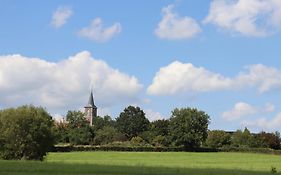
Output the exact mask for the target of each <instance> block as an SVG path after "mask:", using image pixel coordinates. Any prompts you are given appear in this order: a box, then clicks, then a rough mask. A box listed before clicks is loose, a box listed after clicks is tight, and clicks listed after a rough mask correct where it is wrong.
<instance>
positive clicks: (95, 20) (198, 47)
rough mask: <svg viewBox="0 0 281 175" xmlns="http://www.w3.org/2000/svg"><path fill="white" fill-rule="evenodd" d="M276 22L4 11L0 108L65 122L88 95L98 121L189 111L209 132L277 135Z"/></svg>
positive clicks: (236, 16)
mask: <svg viewBox="0 0 281 175" xmlns="http://www.w3.org/2000/svg"><path fill="white" fill-rule="evenodd" d="M280 14H281V4H280V2H279V1H276V0H250V1H246V0H233V1H230V0H212V1H211V0H197V1H192V0H185V1H184V0H181V1H170V0H161V1H160V0H156V1H139V2H136V1H129V0H124V1H122V3H121V2H117V1H109V0H105V1H83V2H80V1H40V2H39V1H31V0H28V1H24V2H21V1H13V0H11V1H3V2H1V5H0V21H1V27H0V48H1V49H0V108H6V107H14V106H18V105H23V104H35V105H41V106H44V107H46V108H47V109H48V111H50V113H51V114H53V115H55V116H60V115H65V113H66V111H67V110H69V109H72V110H74V109H82V108H83V106H84V105H85V103H86V102H87V98H88V95H89V91H90V88H91V86H93V91H94V94H95V100H96V104H97V106H98V107H99V113H100V115H105V114H110V115H111V116H112V117H116V116H118V114H119V113H120V112H121V111H122V110H123V109H124V107H126V106H127V105H130V104H132V105H139V106H140V107H141V108H142V109H144V110H145V112H146V114H147V117H148V118H150V119H151V120H153V119H157V118H168V117H169V116H170V113H171V111H172V110H173V109H174V108H175V107H187V106H190V107H196V108H199V109H201V110H204V111H206V112H207V113H208V114H209V115H210V116H211V125H210V128H211V129H225V130H236V129H240V128H243V127H245V126H247V127H249V128H250V129H251V130H252V131H255V132H256V131H261V130H266V131H275V130H279V131H280V128H281V113H280V112H281V111H280V110H281V109H280V107H279V106H280V100H279V99H280V97H281V94H280V90H281V66H280V65H281V64H280V63H281V60H280V50H281V44H280V41H281V40H280V39H281V34H280V30H281V17H280V16H281V15H280ZM70 57H71V58H70ZM34 58H35V59H34ZM160 69H161V70H160Z"/></svg>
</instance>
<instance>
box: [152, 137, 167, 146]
mask: <svg viewBox="0 0 281 175" xmlns="http://www.w3.org/2000/svg"><path fill="white" fill-rule="evenodd" d="M152 145H153V146H157V147H159V146H160V147H161V146H167V145H168V143H167V139H166V137H165V136H162V135H158V136H156V137H154V138H153V140H152Z"/></svg>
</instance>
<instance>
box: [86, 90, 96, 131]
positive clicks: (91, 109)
mask: <svg viewBox="0 0 281 175" xmlns="http://www.w3.org/2000/svg"><path fill="white" fill-rule="evenodd" d="M84 108H85V118H86V119H87V120H88V121H89V123H90V126H93V118H94V117H97V109H98V108H97V107H96V106H95V103H94V97H93V92H92V91H91V94H90V97H89V101H88V104H87V106H85V107H84Z"/></svg>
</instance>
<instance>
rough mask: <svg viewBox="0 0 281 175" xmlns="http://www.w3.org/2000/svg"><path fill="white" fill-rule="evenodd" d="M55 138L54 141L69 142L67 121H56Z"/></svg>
mask: <svg viewBox="0 0 281 175" xmlns="http://www.w3.org/2000/svg"><path fill="white" fill-rule="evenodd" d="M54 133H55V140H56V143H69V134H68V133H69V129H68V126H67V123H65V122H56V123H55V128H54Z"/></svg>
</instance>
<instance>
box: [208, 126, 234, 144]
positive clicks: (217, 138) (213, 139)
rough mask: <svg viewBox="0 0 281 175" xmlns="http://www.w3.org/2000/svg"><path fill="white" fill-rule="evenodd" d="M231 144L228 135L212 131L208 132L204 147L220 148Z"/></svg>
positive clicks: (220, 131)
mask: <svg viewBox="0 0 281 175" xmlns="http://www.w3.org/2000/svg"><path fill="white" fill-rule="evenodd" d="M230 144H231V137H230V134H228V133H226V132H225V131H222V130H213V131H209V132H208V138H207V140H206V145H207V146H208V147H210V148H221V147H223V146H226V145H230Z"/></svg>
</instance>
